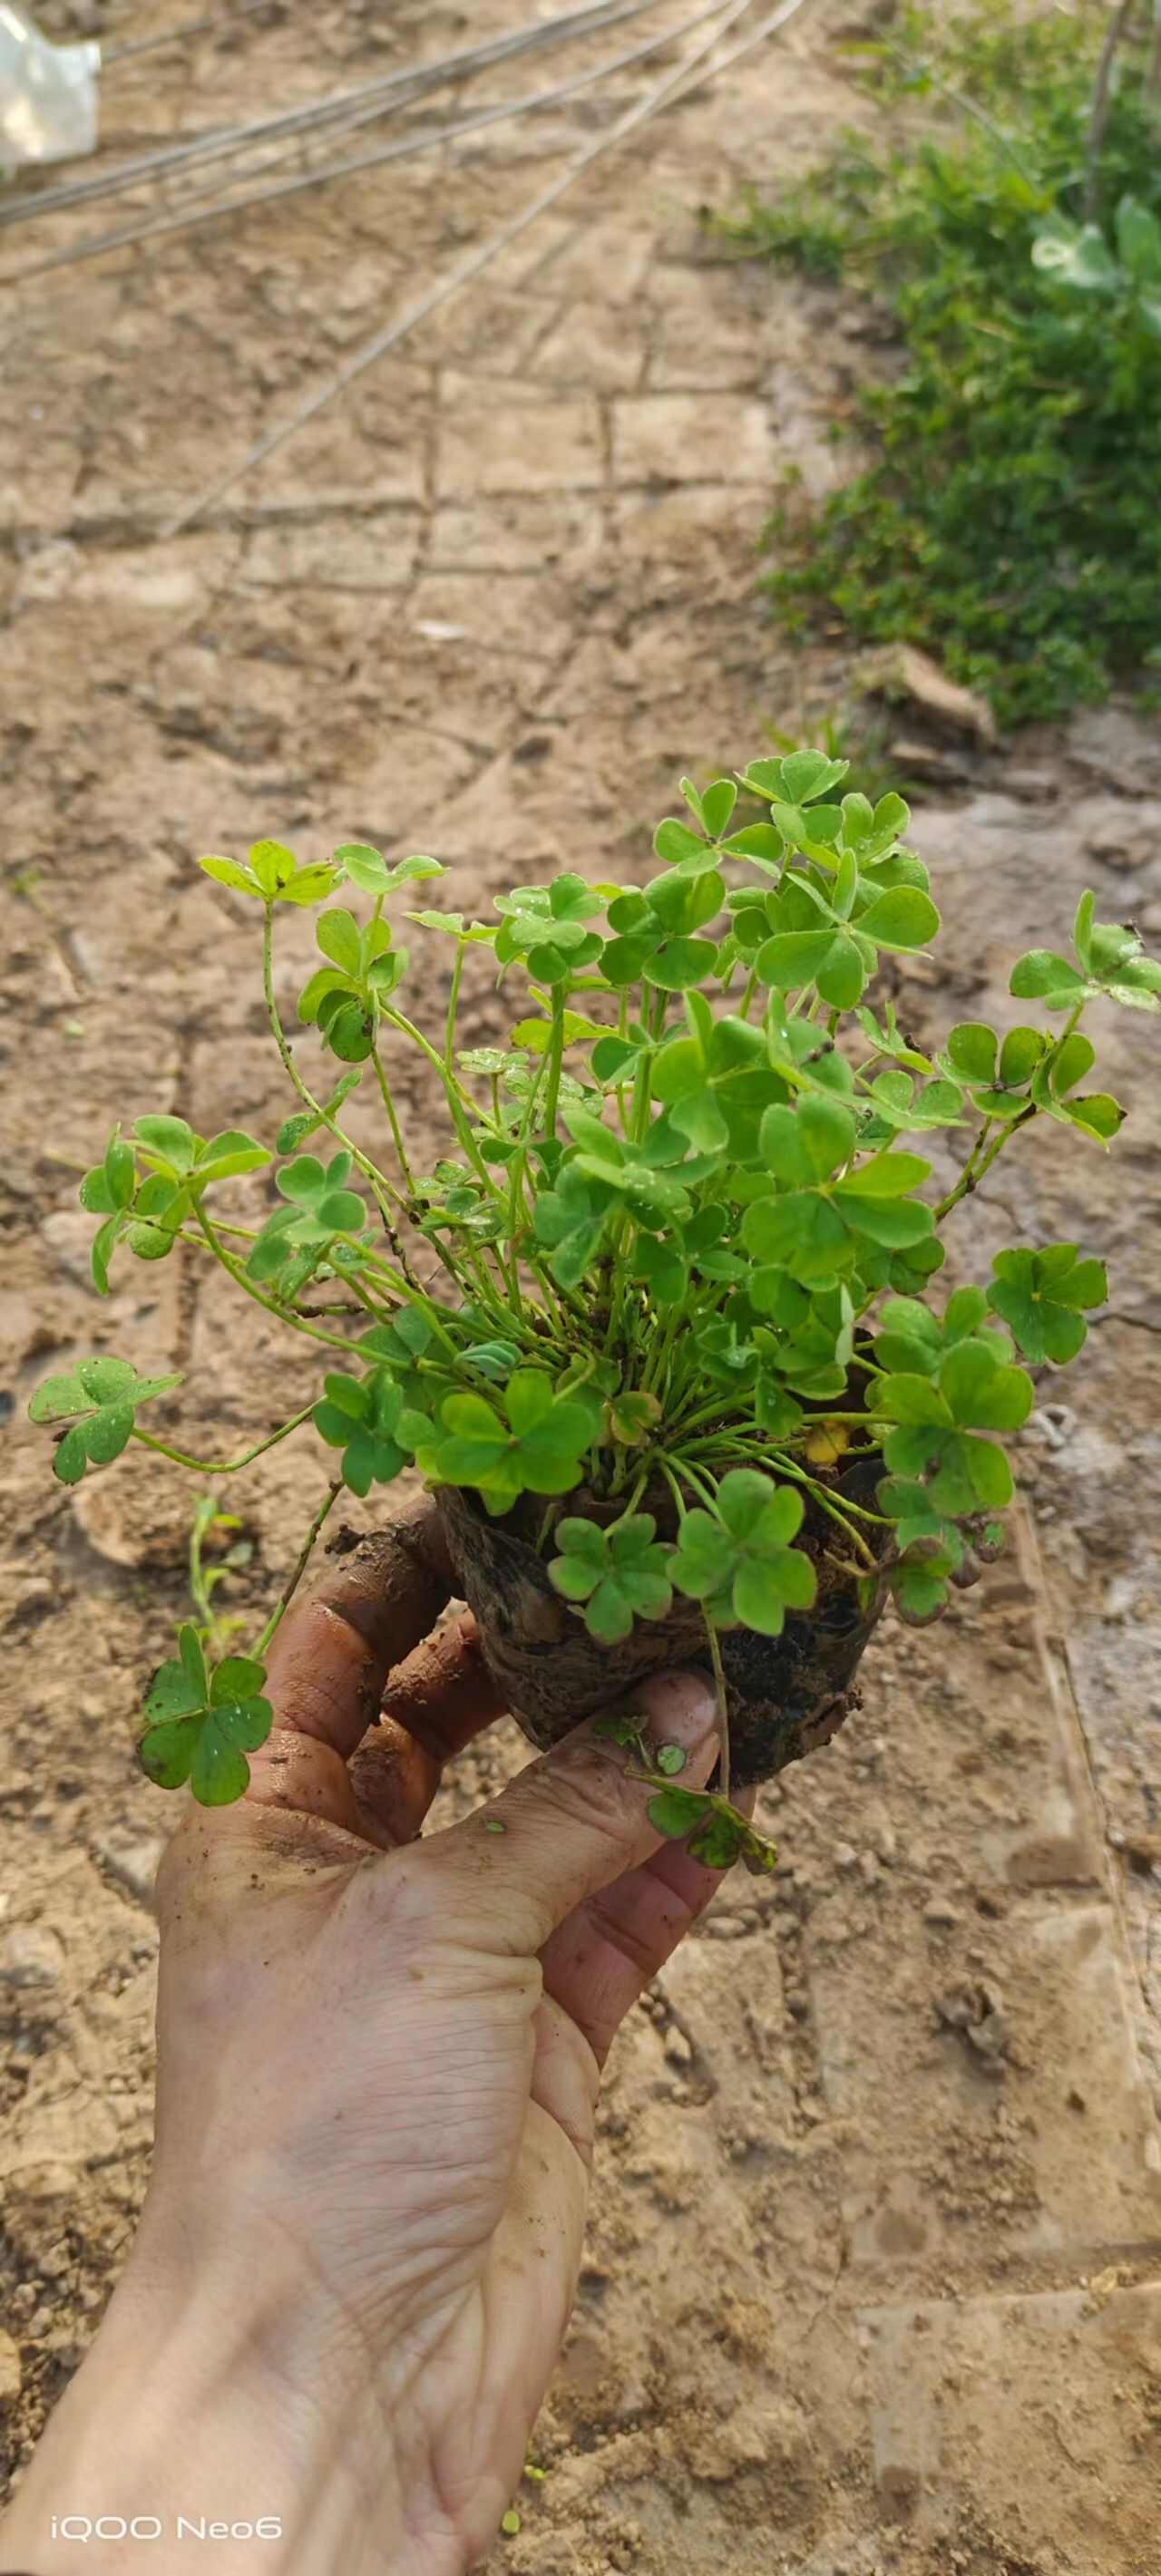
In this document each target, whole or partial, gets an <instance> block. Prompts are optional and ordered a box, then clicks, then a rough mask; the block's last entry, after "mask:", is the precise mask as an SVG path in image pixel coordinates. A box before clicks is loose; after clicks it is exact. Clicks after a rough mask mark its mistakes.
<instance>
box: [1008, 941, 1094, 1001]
mask: <svg viewBox="0 0 1161 2576" xmlns="http://www.w3.org/2000/svg"><path fill="white" fill-rule="evenodd" d="M1009 990H1010V991H1011V992H1012V993H1014V994H1015V995H1016V998H1017V1000H1018V1001H1022V1002H1024V1001H1042V1002H1043V1004H1044V1007H1045V1010H1047V1011H1071V1010H1072V1009H1073V1007H1074V1005H1075V1004H1076V1003H1077V1002H1079V1001H1083V999H1084V997H1085V994H1086V993H1087V992H1088V990H1089V987H1088V985H1087V983H1086V981H1085V978H1084V976H1083V975H1078V974H1077V971H1076V968H1075V966H1070V965H1069V963H1068V960H1067V958H1064V957H1057V956H1055V955H1054V953H1053V951H1052V950H1051V949H1050V948H1033V949H1030V950H1029V952H1028V955H1027V956H1026V957H1021V959H1020V961H1019V963H1018V965H1016V966H1014V967H1013V969H1012V979H1011V983H1010V986H1009Z"/></svg>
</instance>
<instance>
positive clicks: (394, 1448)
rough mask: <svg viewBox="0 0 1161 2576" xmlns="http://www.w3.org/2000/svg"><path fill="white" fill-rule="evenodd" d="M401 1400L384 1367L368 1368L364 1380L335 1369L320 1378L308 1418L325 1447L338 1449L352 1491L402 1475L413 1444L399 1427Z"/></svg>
mask: <svg viewBox="0 0 1161 2576" xmlns="http://www.w3.org/2000/svg"><path fill="white" fill-rule="evenodd" d="M369 1338H370V1336H368V1339H369ZM363 1347H364V1349H365V1348H366V1343H364V1345H363ZM401 1347H402V1346H401ZM406 1401H407V1390H406V1388H405V1387H404V1386H402V1385H400V1383H399V1381H398V1379H397V1378H395V1377H393V1376H392V1374H391V1371H390V1369H389V1367H387V1366H386V1365H382V1366H380V1367H378V1368H373V1369H371V1370H370V1371H369V1372H368V1375H367V1376H366V1377H364V1378H353V1377H347V1376H346V1375H345V1374H344V1373H343V1372H341V1371H339V1370H334V1371H332V1372H331V1373H330V1374H329V1375H328V1376H327V1377H325V1378H324V1379H323V1395H322V1398H321V1401H320V1402H319V1403H318V1404H316V1406H315V1408H314V1413H313V1415H312V1420H313V1422H314V1426H315V1429H316V1431H318V1432H319V1433H320V1435H321V1437H322V1438H323V1439H324V1440H325V1441H326V1442H327V1443H328V1444H329V1446H330V1447H331V1448H332V1449H341V1450H342V1453H343V1483H344V1484H345V1485H347V1486H349V1488H350V1490H351V1492H352V1493H353V1494H368V1493H369V1492H370V1490H371V1487H372V1485H390V1484H393V1483H394V1481H395V1478H396V1476H398V1475H400V1474H402V1471H403V1469H404V1467H405V1466H406V1465H407V1463H408V1460H409V1458H410V1456H411V1454H412V1445H413V1444H411V1443H409V1442H408V1441H407V1440H406V1439H405V1438H404V1437H403V1436H402V1435H401V1431H400V1418H401V1416H402V1414H403V1411H404V1407H405V1405H406Z"/></svg>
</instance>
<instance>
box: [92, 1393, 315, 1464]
mask: <svg viewBox="0 0 1161 2576" xmlns="http://www.w3.org/2000/svg"><path fill="white" fill-rule="evenodd" d="M313 1411H314V1406H313V1404H304V1406H303V1408H302V1411H301V1413H296V1414H294V1415H293V1417H292V1419H291V1420H290V1421H289V1422H283V1423H280V1424H279V1427H278V1429H277V1431H271V1432H270V1433H269V1434H268V1435H267V1438H266V1439H265V1440H259V1441H257V1442H256V1444H255V1446H254V1448H253V1449H247V1451H246V1452H245V1455H244V1456H243V1457H241V1458H191V1457H189V1456H188V1455H187V1454H186V1452H185V1450H184V1449H171V1447H170V1445H169V1442H168V1440H158V1439H157V1437H156V1435H155V1433H153V1432H152V1431H139V1430H138V1429H137V1426H136V1423H135V1424H134V1426H133V1430H132V1432H131V1434H130V1438H131V1439H133V1440H139V1441H140V1442H141V1445H142V1447H143V1448H144V1449H156V1450H157V1452H158V1454H159V1456H160V1457H162V1458H169V1459H171V1460H172V1462H173V1464H174V1466H175V1467H189V1468H191V1469H192V1470H193V1473H194V1474H195V1475H196V1476H236V1475H237V1473H238V1471H239V1468H241V1467H248V1466H249V1465H250V1464H251V1461H252V1460H253V1459H255V1458H261V1457H262V1455H263V1452H264V1451H265V1450H267V1449H274V1448H276V1447H277V1444H278V1442H279V1441H280V1440H288V1439H289V1437H290V1434H291V1432H292V1431H299V1430H301V1428H302V1425H303V1423H304V1422H309V1420H310V1417H311V1414H312V1413H313Z"/></svg>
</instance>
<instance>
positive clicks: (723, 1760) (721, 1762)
mask: <svg viewBox="0 0 1161 2576" xmlns="http://www.w3.org/2000/svg"><path fill="white" fill-rule="evenodd" d="M705 1633H706V1636H707V1637H708V1639H709V1650H710V1662H711V1664H712V1665H713V1668H714V1691H715V1693H716V1696H717V1703H718V1742H719V1744H720V1746H721V1751H720V1752H719V1754H718V1789H719V1793H720V1795H721V1796H722V1797H723V1798H727V1799H728V1797H729V1794H730V1715H729V1709H728V1707H727V1705H726V1676H725V1673H724V1671H723V1669H722V1650H721V1646H720V1644H719V1642H718V1632H717V1629H716V1628H715V1626H714V1623H713V1620H712V1619H711V1618H710V1617H709V1616H708V1614H707V1615H706V1620H705Z"/></svg>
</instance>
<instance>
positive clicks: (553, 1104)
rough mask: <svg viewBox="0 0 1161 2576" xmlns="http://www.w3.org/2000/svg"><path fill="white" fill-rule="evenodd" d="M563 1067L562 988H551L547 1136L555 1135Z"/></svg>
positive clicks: (545, 1111) (545, 1116)
mask: <svg viewBox="0 0 1161 2576" xmlns="http://www.w3.org/2000/svg"><path fill="white" fill-rule="evenodd" d="M563 1067H564V986H563V984H554V985H553V987H552V1036H551V1038H550V1040H549V1050H548V1094H547V1097H546V1099H545V1103H544V1124H545V1128H546V1130H547V1133H548V1134H549V1136H555V1134H556V1110H557V1103H558V1101H559V1099H560V1077H561V1073H562V1070H563Z"/></svg>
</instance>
